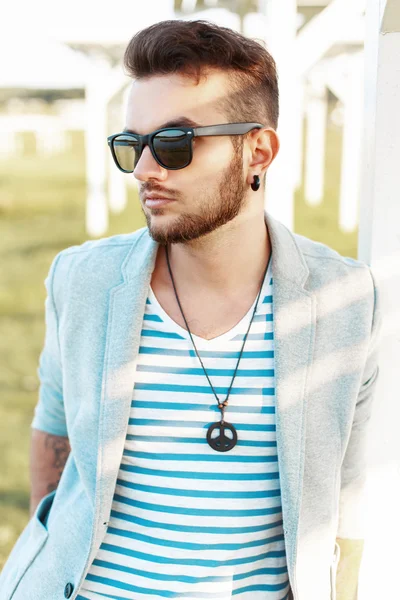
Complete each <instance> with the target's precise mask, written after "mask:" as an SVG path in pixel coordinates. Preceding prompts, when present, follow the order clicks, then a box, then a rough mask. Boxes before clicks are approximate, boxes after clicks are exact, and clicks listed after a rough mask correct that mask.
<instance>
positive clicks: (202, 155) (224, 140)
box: [190, 136, 233, 174]
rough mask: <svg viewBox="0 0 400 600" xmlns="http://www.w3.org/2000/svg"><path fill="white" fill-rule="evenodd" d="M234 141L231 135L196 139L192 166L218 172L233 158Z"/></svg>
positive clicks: (205, 170)
mask: <svg viewBox="0 0 400 600" xmlns="http://www.w3.org/2000/svg"><path fill="white" fill-rule="evenodd" d="M232 153H233V148H232V143H231V140H230V138H229V137H226V136H220V137H217V136H216V137H211V136H210V137H209V138H203V139H201V140H195V143H194V145H193V159H192V163H191V165H190V166H191V167H193V169H201V170H202V171H203V173H204V174H205V173H215V174H218V172H220V171H221V170H223V169H225V168H226V167H227V165H228V164H229V163H230V161H231V160H232Z"/></svg>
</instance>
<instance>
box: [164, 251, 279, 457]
mask: <svg viewBox="0 0 400 600" xmlns="http://www.w3.org/2000/svg"><path fill="white" fill-rule="evenodd" d="M165 253H166V256H167V265H168V271H169V275H170V277H171V281H172V286H173V288H174V292H175V297H176V300H177V302H178V305H179V308H180V311H181V313H182V317H183V320H184V321H185V325H186V328H187V330H188V333H189V335H190V339H191V340H192V344H193V347H194V350H195V352H196V355H197V358H198V359H199V361H200V364H201V366H202V367H203V371H204V374H205V376H206V377H207V380H208V383H209V384H210V387H211V389H212V391H213V394H214V396H215V398H216V400H217V402H218V408H219V409H220V411H221V419H220V421H219V422H218V421H217V422H216V423H212V425H210V427H209V428H208V431H207V442H208V445H209V446H210V447H211V448H212V449H213V450H216V451H217V452H228V451H229V450H232V448H234V447H235V446H236V444H237V441H238V435H237V431H236V429H235V427H234V426H233V425H232V423H228V422H227V421H225V420H224V415H225V409H226V407H227V406H228V398H229V394H230V391H231V389H232V385H233V381H234V379H235V377H236V372H237V370H238V366H239V362H240V359H241V357H242V354H243V349H244V345H245V343H246V339H247V336H248V333H249V331H250V327H251V324H252V322H253V319H254V315H255V314H256V310H257V306H258V301H259V299H260V295H261V290H262V288H263V285H264V281H265V276H266V274H267V271H268V264H269V261H268V264H267V267H266V269H265V272H264V277H263V283H262V284H261V287H260V291H259V292H258V296H257V302H256V305H255V307H254V311H253V315H252V317H251V320H250V323H249V327H248V329H247V332H246V335H245V336H244V340H243V344H242V349H241V351H240V354H239V358H238V361H237V364H236V369H235V372H234V374H233V377H232V381H231V385H230V386H229V390H228V394H227V396H226V398H225V400H224V401H223V402H220V400H219V398H218V396H217V394H216V393H215V390H214V388H213V385H212V383H211V381H210V378H209V377H208V374H207V371H206V370H205V368H204V365H203V361H202V360H201V358H200V356H199V353H198V352H197V348H196V344H195V343H194V340H193V337H192V334H191V332H190V329H189V325H188V324H187V321H186V318H185V315H184V314H183V310H182V306H181V303H180V301H179V298H178V293H177V291H176V287H175V282H174V278H173V276H172V271H171V265H170V263H169V256H168V246H165ZM214 431H216V432H217V435H216V436H214V435H213V434H214ZM227 432H229V433H228V435H227Z"/></svg>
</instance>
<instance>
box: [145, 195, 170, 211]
mask: <svg viewBox="0 0 400 600" xmlns="http://www.w3.org/2000/svg"><path fill="white" fill-rule="evenodd" d="M171 202H174V200H172V199H169V198H162V197H160V198H157V197H155V196H154V197H147V198H146V199H145V204H146V206H148V207H149V208H151V207H153V208H154V207H157V206H164V205H166V204H170V203H171Z"/></svg>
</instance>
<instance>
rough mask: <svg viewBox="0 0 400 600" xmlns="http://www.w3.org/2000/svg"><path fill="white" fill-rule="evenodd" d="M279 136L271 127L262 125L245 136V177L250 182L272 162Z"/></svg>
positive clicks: (260, 174) (277, 147)
mask: <svg viewBox="0 0 400 600" xmlns="http://www.w3.org/2000/svg"><path fill="white" fill-rule="evenodd" d="M279 146H280V142H279V137H278V134H277V133H276V131H275V129H272V127H263V129H255V130H254V131H252V132H251V133H250V135H249V136H248V138H247V154H248V163H247V167H248V169H247V171H248V174H247V179H248V183H249V184H251V183H252V181H253V177H254V175H259V177H260V179H261V178H262V175H264V173H266V171H267V170H268V167H269V166H270V165H271V164H272V162H273V160H274V159H275V157H276V155H277V154H278V152H279Z"/></svg>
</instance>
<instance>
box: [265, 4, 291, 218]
mask: <svg viewBox="0 0 400 600" xmlns="http://www.w3.org/2000/svg"><path fill="white" fill-rule="evenodd" d="M260 8H264V10H265V12H266V15H267V22H268V30H267V32H266V33H267V38H266V43H267V48H268V50H269V51H270V52H271V54H272V56H273V57H274V59H275V60H276V63H277V67H278V75H279V92H280V119H279V126H278V134H279V137H280V140H281V147H280V151H279V154H278V156H277V158H276V159H275V161H274V163H273V164H272V165H271V168H270V169H269V170H268V173H267V180H266V195H265V205H266V208H267V210H268V211H269V212H270V213H271V214H273V215H274V216H275V218H277V219H279V220H280V221H281V222H282V223H284V224H285V225H286V226H287V227H289V229H293V227H294V192H295V186H296V169H295V164H296V161H295V158H294V152H295V150H297V146H296V144H293V140H292V136H293V131H294V130H297V131H298V128H297V129H296V126H297V123H298V119H299V115H298V114H297V113H298V109H297V107H294V106H293V98H295V97H296V94H297V93H298V92H297V87H298V80H297V74H296V73H295V72H294V71H293V56H294V53H295V40H296V32H297V0H269V2H267V3H266V4H263V3H260Z"/></svg>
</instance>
